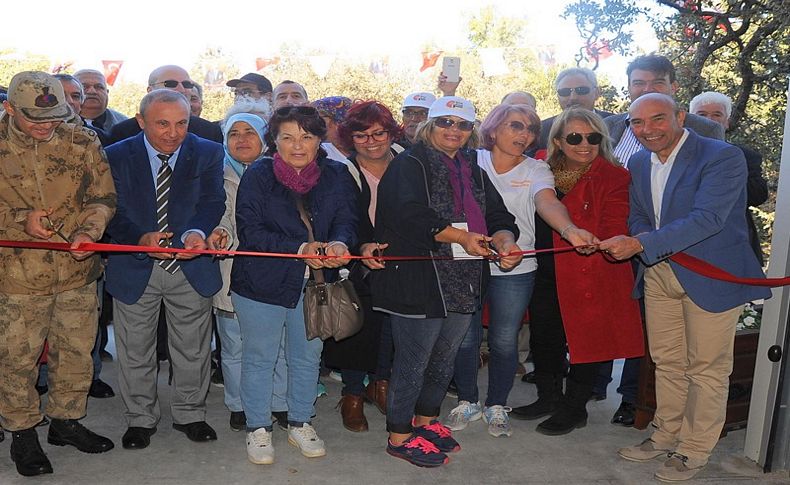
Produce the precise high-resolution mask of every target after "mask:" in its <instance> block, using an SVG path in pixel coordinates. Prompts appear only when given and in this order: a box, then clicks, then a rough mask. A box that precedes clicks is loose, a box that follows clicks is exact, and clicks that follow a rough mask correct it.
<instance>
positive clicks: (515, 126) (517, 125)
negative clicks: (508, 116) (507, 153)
mask: <svg viewBox="0 0 790 485" xmlns="http://www.w3.org/2000/svg"><path fill="white" fill-rule="evenodd" d="M505 126H507V127H508V128H510V129H511V130H512V131H513V132H514V133H521V132H523V131H524V130H527V131H529V132H530V133H532V134H533V135H537V134H538V133H539V132H540V125H529V126H528V125H525V124H524V123H522V122H520V121H517V120H513V121H511V122H510V123H508V124H507V125H505Z"/></svg>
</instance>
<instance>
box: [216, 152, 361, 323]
mask: <svg viewBox="0 0 790 485" xmlns="http://www.w3.org/2000/svg"><path fill="white" fill-rule="evenodd" d="M318 167H319V168H320V169H321V176H320V178H319V179H318V184H317V185H316V186H315V187H313V189H312V190H311V191H310V192H308V194H307V195H306V198H307V201H308V203H307V204H305V207H306V208H307V210H308V211H309V213H310V215H311V217H312V225H313V234H314V235H315V240H316V241H322V242H330V241H341V242H343V243H345V244H346V246H348V247H349V248H351V247H353V246H354V245H355V244H356V242H357V236H356V233H357V220H358V216H357V210H358V209H357V194H358V193H359V188H358V187H357V184H356V183H355V182H354V179H353V178H352V177H351V174H350V173H349V172H348V168H346V166H345V165H344V164H342V163H340V162H337V161H335V160H331V159H329V158H325V157H324V158H319V159H318ZM294 197H295V196H294V194H293V193H292V192H291V190H290V189H288V188H287V187H285V186H284V185H282V184H281V183H280V182H279V181H278V180H277V179H276V178H275V176H274V168H273V160H272V159H271V158H263V159H261V160H259V161H257V162H255V163H254V164H252V166H251V167H250V168H248V169H247V171H246V172H245V173H244V176H243V177H242V178H241V183H240V184H239V191H238V193H237V195H236V232H237V233H238V237H239V247H238V248H237V250H239V251H262V252H275V253H289V254H296V253H298V252H299V247H300V246H301V245H302V243H305V242H307V227H306V226H305V225H304V223H303V222H302V219H301V217H300V216H299V210H298V209H297V208H296V200H295V198H294ZM305 268H306V264H305V262H304V260H301V259H282V258H261V257H251V256H237V257H236V259H235V260H234V261H233V270H232V271H231V276H230V288H231V290H232V291H233V292H235V293H238V294H239V295H241V296H243V297H245V298H249V299H251V300H255V301H259V302H263V303H268V304H270V305H279V306H283V307H286V308H295V307H296V305H297V303H299V297H300V295H301V293H302V287H303V286H304V275H305ZM323 273H324V278H325V279H326V281H334V280H335V279H336V278H337V270H328V269H324V270H323Z"/></svg>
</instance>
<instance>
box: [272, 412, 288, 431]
mask: <svg viewBox="0 0 790 485" xmlns="http://www.w3.org/2000/svg"><path fill="white" fill-rule="evenodd" d="M274 423H277V426H279V427H280V429H281V430H283V431H288V411H272V424H274Z"/></svg>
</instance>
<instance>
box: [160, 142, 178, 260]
mask: <svg viewBox="0 0 790 485" xmlns="http://www.w3.org/2000/svg"><path fill="white" fill-rule="evenodd" d="M172 156H173V155H172V154H171V155H165V154H164V153H159V154H158V155H157V158H159V160H162V166H161V167H159V172H157V174H156V223H157V229H158V230H159V232H169V230H170V226H169V225H168V224H167V199H168V197H169V196H170V179H171V178H172V176H173V168H172V167H170V165H169V164H168V163H167V161H168V160H170V157H172ZM160 244H161V245H162V246H169V245H170V243H169V241H165V240H162V241H161V242H160ZM157 264H158V265H159V266H161V267H162V268H164V270H165V271H167V272H168V273H170V274H175V273H176V271H178V268H179V264H178V261H176V260H175V259H162V260H159V261H158V262H157Z"/></svg>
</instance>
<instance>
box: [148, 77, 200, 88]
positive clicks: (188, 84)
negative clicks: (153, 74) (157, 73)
mask: <svg viewBox="0 0 790 485" xmlns="http://www.w3.org/2000/svg"><path fill="white" fill-rule="evenodd" d="M157 84H161V85H162V86H164V87H166V88H168V89H173V88H175V87H178V85H179V84H180V85H182V86H184V89H192V88H194V87H195V83H193V82H192V81H181V82H178V81H176V80H175V79H168V80H166V81H159V82H158V83H153V84H152V85H151V86H156V85H157Z"/></svg>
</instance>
